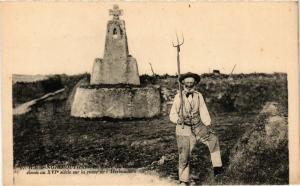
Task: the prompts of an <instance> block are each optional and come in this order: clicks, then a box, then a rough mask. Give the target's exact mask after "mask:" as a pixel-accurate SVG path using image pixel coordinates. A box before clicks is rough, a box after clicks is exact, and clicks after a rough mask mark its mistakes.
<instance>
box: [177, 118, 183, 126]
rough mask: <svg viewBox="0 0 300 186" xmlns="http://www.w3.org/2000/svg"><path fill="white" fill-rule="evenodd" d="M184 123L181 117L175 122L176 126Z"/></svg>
mask: <svg viewBox="0 0 300 186" xmlns="http://www.w3.org/2000/svg"><path fill="white" fill-rule="evenodd" d="M183 123H184V120H183V118H182V117H179V118H178V120H177V124H178V125H182V124H183Z"/></svg>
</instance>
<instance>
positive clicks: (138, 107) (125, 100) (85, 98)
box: [71, 87, 161, 119]
mask: <svg viewBox="0 0 300 186" xmlns="http://www.w3.org/2000/svg"><path fill="white" fill-rule="evenodd" d="M160 103H161V100H160V92H159V89H158V88H155V87H143V88H140V87H132V88H98V89H97V88H84V87H78V88H77V90H76V93H75V97H74V101H73V104H72V108H71V115H72V116H75V117H82V118H101V117H110V118H120V119H121V118H150V117H153V116H156V115H158V114H160Z"/></svg>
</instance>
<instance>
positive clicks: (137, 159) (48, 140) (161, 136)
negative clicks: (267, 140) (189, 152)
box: [14, 99, 255, 183]
mask: <svg viewBox="0 0 300 186" xmlns="http://www.w3.org/2000/svg"><path fill="white" fill-rule="evenodd" d="M254 117H255V116H253V115H248V116H240V115H239V114H237V113H230V115H228V114H226V115H225V114H220V115H218V116H214V117H213V119H214V126H215V129H216V131H217V132H218V135H219V138H220V145H221V149H222V157H223V161H224V164H225V167H227V166H228V162H229V154H230V149H231V148H232V147H233V145H234V144H235V143H236V142H237V141H238V139H239V138H240V137H241V135H242V134H243V133H244V132H245V130H246V128H247V127H248V125H251V123H252V122H254ZM14 134H15V135H14V154H15V155H14V165H15V166H16V167H21V166H29V165H31V166H32V165H82V166H89V167H102V168H107V167H124V168H144V169H145V170H155V171H157V172H159V173H160V175H161V176H163V177H172V178H173V179H176V178H177V164H178V157H177V146H176V138H175V125H173V124H172V123H170V122H169V119H168V117H167V116H161V117H158V118H154V119H150V120H131V121H130V120H128V121H97V120H85V119H78V118H73V117H70V115H69V113H67V112H66V107H65V102H64V101H61V100H59V99H58V100H53V101H51V102H47V103H45V104H43V105H40V106H38V107H37V108H36V110H35V111H32V112H30V113H29V114H26V115H23V116H18V117H15V118H14ZM163 156H165V161H164V163H163V164H158V163H157V161H158V160H160V159H161V158H162V157H163ZM191 164H192V167H193V170H194V172H195V173H199V178H197V181H198V183H201V182H203V181H204V180H205V179H206V177H207V176H208V175H209V174H210V173H211V164H210V158H209V152H208V149H207V148H206V147H205V146H204V145H202V144H199V145H197V146H196V148H195V151H194V153H193V156H192V159H191Z"/></svg>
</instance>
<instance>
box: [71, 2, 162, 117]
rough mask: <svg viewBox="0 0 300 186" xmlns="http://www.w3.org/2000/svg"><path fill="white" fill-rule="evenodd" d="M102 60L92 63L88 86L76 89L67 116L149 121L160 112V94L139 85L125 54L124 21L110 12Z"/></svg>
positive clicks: (133, 62) (133, 61) (115, 11)
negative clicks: (110, 17) (143, 119)
mask: <svg viewBox="0 0 300 186" xmlns="http://www.w3.org/2000/svg"><path fill="white" fill-rule="evenodd" d="M109 13H110V15H112V16H113V19H112V20H109V21H108V23H107V31H106V40H105V48H104V56H103V59H100V58H96V59H95V61H94V65H93V69H92V73H91V79H90V84H89V85H82V86H79V87H78V88H77V89H76V93H75V96H74V100H73V103H72V107H71V115H72V116H75V117H85V118H98V117H110V118H149V117H153V116H155V115H158V114H159V113H160V92H159V89H158V88H155V87H153V86H152V87H151V86H148V87H142V86H140V79H139V73H138V66H137V62H136V59H135V58H133V57H132V56H131V55H130V54H129V50H128V43H127V35H126V29H125V21H124V20H120V18H119V16H121V15H122V13H123V11H122V10H120V9H119V7H118V5H114V7H113V9H112V10H110V12H109Z"/></svg>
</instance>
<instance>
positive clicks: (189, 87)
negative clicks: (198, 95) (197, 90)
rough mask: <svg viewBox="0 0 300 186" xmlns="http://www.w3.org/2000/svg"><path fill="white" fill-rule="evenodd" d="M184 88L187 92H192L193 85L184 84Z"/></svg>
mask: <svg viewBox="0 0 300 186" xmlns="http://www.w3.org/2000/svg"><path fill="white" fill-rule="evenodd" d="M184 90H185V91H187V92H193V91H194V86H184Z"/></svg>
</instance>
